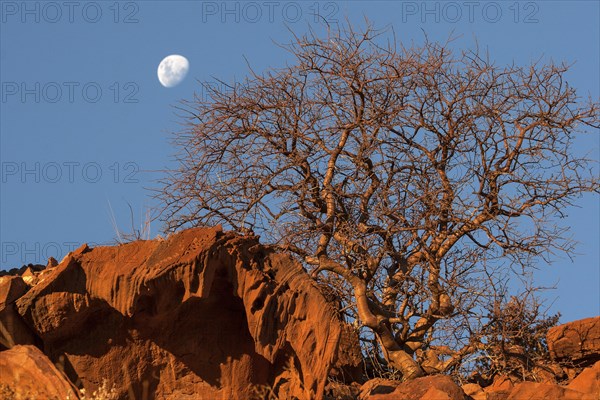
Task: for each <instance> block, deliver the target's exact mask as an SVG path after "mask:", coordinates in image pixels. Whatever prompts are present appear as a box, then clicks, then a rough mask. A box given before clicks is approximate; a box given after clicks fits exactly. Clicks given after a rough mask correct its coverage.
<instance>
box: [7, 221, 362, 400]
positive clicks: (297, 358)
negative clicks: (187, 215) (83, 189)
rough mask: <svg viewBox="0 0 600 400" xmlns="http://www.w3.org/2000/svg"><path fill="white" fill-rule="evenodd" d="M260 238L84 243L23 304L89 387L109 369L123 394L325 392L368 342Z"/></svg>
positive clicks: (53, 355) (212, 234) (204, 235)
mask: <svg viewBox="0 0 600 400" xmlns="http://www.w3.org/2000/svg"><path fill="white" fill-rule="evenodd" d="M257 240H258V239H257V238H252V237H240V236H236V235H234V234H232V233H223V232H222V231H221V229H220V228H210V229H209V228H197V229H190V230H187V231H183V232H181V233H179V234H176V235H172V236H171V237H169V239H167V240H163V241H158V240H156V241H137V242H133V243H129V244H125V245H120V246H115V247H97V248H94V249H90V248H89V247H87V246H82V247H81V248H80V249H78V250H76V251H74V252H72V253H70V254H69V255H68V256H67V257H65V259H64V260H63V261H62V262H61V263H60V264H59V265H58V266H56V267H54V268H52V269H50V270H48V272H46V273H45V275H44V279H40V281H39V283H38V284H37V285H36V286H34V287H33V288H32V289H30V290H29V291H28V292H27V293H26V294H24V295H23V296H22V297H21V298H19V299H18V300H17V302H16V304H17V308H18V311H19V313H20V315H22V316H23V318H24V320H25V321H26V322H27V323H28V324H29V325H30V326H31V327H32V328H33V329H34V330H35V332H36V334H37V335H38V336H39V337H40V338H41V340H42V341H43V345H44V349H45V351H46V354H48V356H49V357H50V359H53V360H57V359H58V358H59V357H61V356H63V357H64V360H65V371H66V372H67V374H68V376H69V378H70V379H71V380H72V381H73V382H76V381H79V382H81V383H82V384H83V386H84V387H85V388H86V390H87V392H88V393H91V392H93V391H94V390H96V389H97V387H98V385H99V384H101V383H102V381H103V380H104V379H106V380H107V381H108V382H109V384H111V385H115V386H116V388H117V389H118V391H119V393H118V394H119V396H120V398H129V397H131V395H134V396H135V398H142V397H143V393H152V394H153V395H154V396H155V398H157V399H173V400H180V399H188V398H189V399H211V400H212V399H246V398H249V397H250V395H251V394H252V393H264V391H265V390H267V389H268V390H271V391H273V392H274V393H276V394H277V395H280V397H282V398H283V397H285V398H291V396H292V395H293V396H296V397H298V398H299V399H320V398H322V397H323V393H324V388H325V384H326V381H327V376H328V373H329V371H330V370H331V368H332V367H333V366H335V367H336V370H337V371H344V370H347V369H348V368H352V363H353V362H354V355H356V352H357V351H360V350H358V349H355V350H351V351H340V350H339V344H340V342H341V341H342V332H343V330H344V324H343V323H342V322H341V321H340V320H339V319H338V318H337V317H336V314H335V312H334V310H333V308H332V307H331V306H330V305H329V304H328V303H327V301H326V300H325V299H324V297H323V295H322V294H321V292H320V290H319V288H318V287H317V285H316V283H315V282H314V281H313V280H312V279H311V278H310V277H309V276H308V275H307V274H306V273H305V271H304V270H303V268H302V266H301V265H299V264H298V263H296V262H295V261H294V260H293V259H292V258H290V257H289V256H286V255H282V254H276V253H274V252H272V251H271V250H269V249H268V248H265V247H262V246H260V245H259V244H258V241H257ZM351 342H352V340H349V341H348V340H346V344H342V347H346V346H347V345H348V343H351ZM356 344H357V343H356ZM353 354H354V355H353Z"/></svg>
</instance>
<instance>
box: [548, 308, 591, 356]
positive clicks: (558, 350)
mask: <svg viewBox="0 0 600 400" xmlns="http://www.w3.org/2000/svg"><path fill="white" fill-rule="evenodd" d="M546 341H547V343H548V350H549V351H550V356H551V357H552V358H553V359H555V360H558V361H564V360H569V361H570V362H572V363H573V364H575V365H578V366H589V365H592V364H594V363H595V362H597V361H600V316H599V317H594V318H586V319H581V320H578V321H573V322H570V323H567V324H564V325H559V326H556V327H553V328H551V329H550V330H549V331H548V334H547V335H546Z"/></svg>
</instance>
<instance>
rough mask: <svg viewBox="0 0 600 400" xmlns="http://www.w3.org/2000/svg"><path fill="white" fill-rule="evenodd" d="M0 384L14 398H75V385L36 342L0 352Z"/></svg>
mask: <svg viewBox="0 0 600 400" xmlns="http://www.w3.org/2000/svg"><path fill="white" fill-rule="evenodd" d="M0 371H2V373H1V374H0V388H1V390H2V392H3V393H4V395H5V396H6V397H8V396H7V393H11V394H12V395H13V396H14V397H13V398H15V399H19V398H21V399H48V400H65V399H67V398H70V399H78V396H77V394H76V390H75V388H74V387H73V386H72V385H71V384H70V382H69V381H68V380H67V379H66V377H65V376H64V374H63V373H61V372H60V371H59V370H58V369H57V368H56V367H55V366H54V364H52V362H51V361H50V360H49V359H48V358H47V357H46V356H45V355H44V354H43V353H42V352H41V351H40V350H39V349H38V348H37V347H35V346H14V347H13V348H12V349H10V350H5V351H2V352H0Z"/></svg>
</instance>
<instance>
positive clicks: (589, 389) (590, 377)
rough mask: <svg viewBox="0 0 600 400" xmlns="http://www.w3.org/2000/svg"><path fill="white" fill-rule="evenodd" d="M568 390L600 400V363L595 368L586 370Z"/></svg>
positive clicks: (572, 382)
mask: <svg viewBox="0 0 600 400" xmlns="http://www.w3.org/2000/svg"><path fill="white" fill-rule="evenodd" d="M567 388H568V389H572V390H576V391H578V392H582V393H585V394H589V395H590V396H594V395H595V396H596V397H595V399H594V400H596V399H600V361H598V362H596V364H594V366H592V367H589V368H586V369H584V370H583V371H582V372H581V373H580V374H579V375H578V376H577V377H576V378H575V379H573V380H572V381H571V382H570V383H569V384H568V385H567Z"/></svg>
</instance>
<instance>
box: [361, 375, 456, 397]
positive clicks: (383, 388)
mask: <svg viewBox="0 0 600 400" xmlns="http://www.w3.org/2000/svg"><path fill="white" fill-rule="evenodd" d="M359 398H360V399H361V400H367V399H368V400H434V399H440V400H465V399H466V398H467V397H466V396H465V393H464V392H463V391H462V389H461V388H460V387H459V386H458V385H457V384H456V383H454V381H452V379H451V378H450V377H449V376H446V375H432V376H425V377H421V378H417V379H414V380H411V381H407V382H398V381H391V380H386V379H372V380H370V381H367V382H366V383H365V384H364V385H363V386H362V387H361V391H360V396H359Z"/></svg>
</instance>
